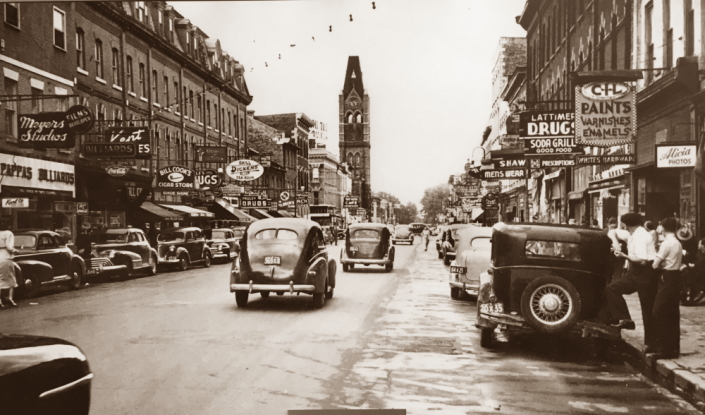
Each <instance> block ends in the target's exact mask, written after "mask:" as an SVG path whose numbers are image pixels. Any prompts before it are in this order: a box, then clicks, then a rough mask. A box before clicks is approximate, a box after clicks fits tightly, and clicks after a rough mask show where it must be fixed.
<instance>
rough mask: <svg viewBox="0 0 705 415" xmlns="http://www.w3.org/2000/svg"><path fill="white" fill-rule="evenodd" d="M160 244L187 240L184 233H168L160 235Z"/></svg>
mask: <svg viewBox="0 0 705 415" xmlns="http://www.w3.org/2000/svg"><path fill="white" fill-rule="evenodd" d="M157 240H158V241H159V242H183V241H184V240H185V238H184V233H183V232H167V233H161V234H159V237H157Z"/></svg>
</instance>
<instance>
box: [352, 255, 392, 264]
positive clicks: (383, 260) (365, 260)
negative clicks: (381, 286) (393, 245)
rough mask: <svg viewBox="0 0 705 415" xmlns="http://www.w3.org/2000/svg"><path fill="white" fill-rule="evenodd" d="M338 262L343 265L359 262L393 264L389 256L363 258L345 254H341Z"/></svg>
mask: <svg viewBox="0 0 705 415" xmlns="http://www.w3.org/2000/svg"><path fill="white" fill-rule="evenodd" d="M340 263H341V264H345V265H350V264H360V265H389V264H393V263H394V260H391V259H389V258H384V259H365V258H359V259H358V258H350V257H348V256H347V255H343V257H342V258H340Z"/></svg>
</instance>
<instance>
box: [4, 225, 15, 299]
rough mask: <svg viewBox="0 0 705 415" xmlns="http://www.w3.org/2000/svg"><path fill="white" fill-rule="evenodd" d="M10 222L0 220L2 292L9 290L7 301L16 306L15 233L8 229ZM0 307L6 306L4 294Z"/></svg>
mask: <svg viewBox="0 0 705 415" xmlns="http://www.w3.org/2000/svg"><path fill="white" fill-rule="evenodd" d="M8 228H9V223H8V222H6V221H0V294H2V292H3V291H5V290H7V291H8V294H7V297H6V299H7V301H8V302H9V305H11V306H13V307H15V306H17V304H15V301H14V300H13V298H12V297H13V295H14V292H15V287H17V280H16V279H15V263H14V262H12V254H13V253H14V252H15V235H14V234H13V233H12V232H11V231H10V230H9V229H8ZM0 307H4V304H3V303H2V295H0Z"/></svg>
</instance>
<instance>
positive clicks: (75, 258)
mask: <svg viewBox="0 0 705 415" xmlns="http://www.w3.org/2000/svg"><path fill="white" fill-rule="evenodd" d="M71 265H78V266H79V267H80V268H81V275H86V261H84V260H83V258H81V257H80V256H78V255H74V256H73V258H71Z"/></svg>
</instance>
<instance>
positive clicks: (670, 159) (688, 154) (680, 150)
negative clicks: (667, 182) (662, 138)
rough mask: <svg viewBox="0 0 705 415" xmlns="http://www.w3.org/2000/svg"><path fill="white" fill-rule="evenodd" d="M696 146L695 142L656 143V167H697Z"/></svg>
mask: <svg viewBox="0 0 705 415" xmlns="http://www.w3.org/2000/svg"><path fill="white" fill-rule="evenodd" d="M696 147H697V146H696V145H695V144H686V145H656V167H657V168H659V169H661V168H669V167H695V160H696V158H697V151H696Z"/></svg>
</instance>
